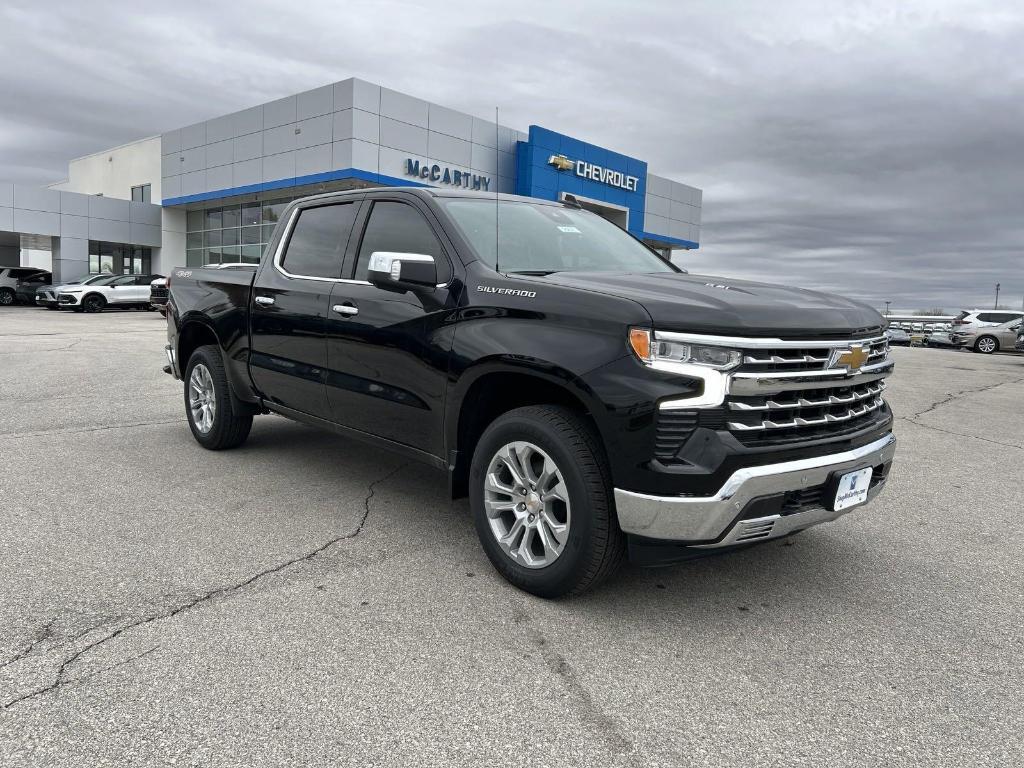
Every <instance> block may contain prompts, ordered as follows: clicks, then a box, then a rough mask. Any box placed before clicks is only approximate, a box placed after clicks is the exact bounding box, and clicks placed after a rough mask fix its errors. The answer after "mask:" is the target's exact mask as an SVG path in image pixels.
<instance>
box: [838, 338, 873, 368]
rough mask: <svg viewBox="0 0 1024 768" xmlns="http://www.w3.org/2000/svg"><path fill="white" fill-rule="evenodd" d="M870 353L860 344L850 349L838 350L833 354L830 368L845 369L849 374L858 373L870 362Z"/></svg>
mask: <svg viewBox="0 0 1024 768" xmlns="http://www.w3.org/2000/svg"><path fill="white" fill-rule="evenodd" d="M869 356H870V353H869V352H868V350H866V349H864V347H862V346H861V345H860V344H854V345H853V346H851V347H850V348H849V349H837V350H835V351H834V352H833V353H832V360H830V361H829V363H830V364H829V368H836V367H844V368H846V370H847V371H848V372H849V373H856V372H857V371H859V370H860V369H861V366H863V365H864V363H866V362H867V361H868V357H869Z"/></svg>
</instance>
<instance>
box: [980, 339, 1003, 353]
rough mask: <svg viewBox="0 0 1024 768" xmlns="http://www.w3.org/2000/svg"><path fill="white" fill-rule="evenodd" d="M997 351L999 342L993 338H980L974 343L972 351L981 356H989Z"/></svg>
mask: <svg viewBox="0 0 1024 768" xmlns="http://www.w3.org/2000/svg"><path fill="white" fill-rule="evenodd" d="M997 349H999V341H998V340H997V339H996V337H995V336H982V337H981V338H980V339H978V340H977V341H976V342H974V351H975V352H981V354H983V355H991V354H992V353H993V352H995V351H996V350H997Z"/></svg>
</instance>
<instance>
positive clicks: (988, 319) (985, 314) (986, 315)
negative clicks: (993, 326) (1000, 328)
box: [978, 312, 995, 323]
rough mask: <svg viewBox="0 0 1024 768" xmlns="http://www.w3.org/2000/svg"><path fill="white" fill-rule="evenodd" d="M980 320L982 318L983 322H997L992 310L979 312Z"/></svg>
mask: <svg viewBox="0 0 1024 768" xmlns="http://www.w3.org/2000/svg"><path fill="white" fill-rule="evenodd" d="M978 320H980V321H981V322H983V323H994V322H995V320H993V319H992V313H991V312H979V313H978Z"/></svg>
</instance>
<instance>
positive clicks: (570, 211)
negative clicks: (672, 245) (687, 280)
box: [439, 198, 679, 274]
mask: <svg viewBox="0 0 1024 768" xmlns="http://www.w3.org/2000/svg"><path fill="white" fill-rule="evenodd" d="M439 201H440V202H441V204H442V205H443V206H444V208H445V210H447V211H448V213H449V214H450V215H451V217H452V219H454V221H455V224H456V226H457V227H458V228H459V230H460V231H461V232H462V234H463V235H464V236H465V238H466V239H467V240H468V241H469V244H470V245H471V246H472V247H473V250H474V251H475V252H476V255H477V256H478V257H479V258H480V259H481V261H483V262H484V263H486V264H488V265H490V266H491V267H495V262H496V261H497V262H498V263H497V268H498V269H500V270H501V271H502V272H529V273H543V274H546V273H549V272H634V273H636V272H640V273H644V272H678V271H679V270H678V269H676V268H675V267H673V266H672V265H671V264H669V263H668V262H667V261H665V260H664V259H662V258H660V257H658V256H657V255H656V254H655V253H653V252H652V251H650V250H648V249H647V248H646V247H644V246H643V245H642V244H641V243H639V242H637V241H636V240H634V239H633V238H632V237H630V235H628V234H627V233H626V232H624V231H623V230H622V229H620V228H619V227H617V226H616V225H615V224H613V223H612V222H610V221H608V220H607V219H604V218H601V217H600V216H598V215H597V214H596V213H591V212H590V211H582V210H577V209H575V208H564V207H562V206H557V205H544V204H541V203H530V202H526V201H518V200H502V201H500V202H496V201H494V200H486V199H481V198H469V199H462V198H440V200H439ZM495 215H497V223H498V225H499V226H498V229H497V237H496V236H495ZM496 251H497V259H496V258H495V252H496Z"/></svg>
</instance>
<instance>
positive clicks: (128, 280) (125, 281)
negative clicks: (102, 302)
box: [110, 275, 135, 285]
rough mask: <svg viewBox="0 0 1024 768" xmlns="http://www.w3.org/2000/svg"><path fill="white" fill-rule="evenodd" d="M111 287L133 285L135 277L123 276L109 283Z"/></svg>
mask: <svg viewBox="0 0 1024 768" xmlns="http://www.w3.org/2000/svg"><path fill="white" fill-rule="evenodd" d="M110 284H111V285H135V275H125V276H124V277H119V278H117V280H114V281H113V282H111V283H110Z"/></svg>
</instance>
